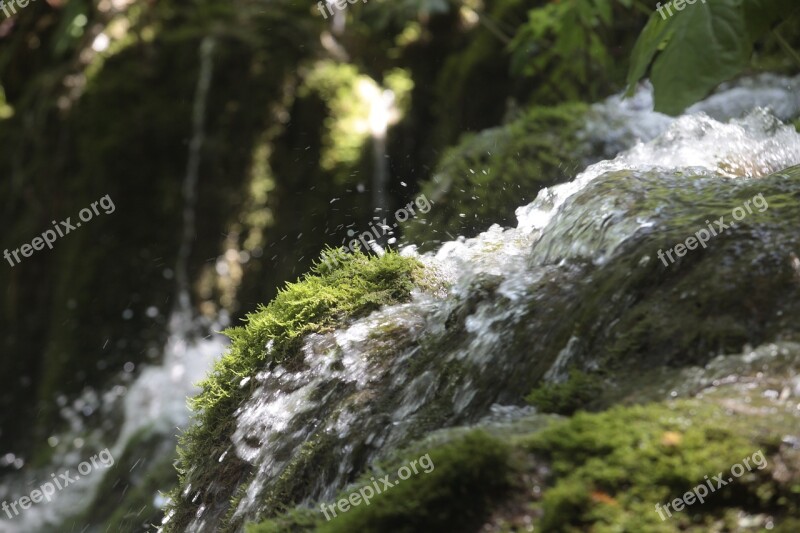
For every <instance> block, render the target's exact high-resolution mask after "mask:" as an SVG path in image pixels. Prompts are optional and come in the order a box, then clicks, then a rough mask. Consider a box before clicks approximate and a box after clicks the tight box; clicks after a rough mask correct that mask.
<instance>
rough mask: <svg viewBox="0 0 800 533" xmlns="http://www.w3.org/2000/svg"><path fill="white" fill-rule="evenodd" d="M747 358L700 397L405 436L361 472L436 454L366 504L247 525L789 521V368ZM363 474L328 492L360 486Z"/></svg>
mask: <svg viewBox="0 0 800 533" xmlns="http://www.w3.org/2000/svg"><path fill="white" fill-rule="evenodd" d="M755 366H758V368H754V369H753V370H752V371H750V373H747V372H745V373H744V374H743V375H742V376H740V379H743V381H742V383H729V384H727V385H720V386H719V387H714V388H713V389H710V390H707V391H706V392H705V393H704V395H703V397H702V398H701V397H698V398H691V399H681V400H675V401H667V402H662V403H650V404H646V405H634V406H616V407H614V408H611V409H609V410H607V411H604V412H601V413H586V412H582V413H577V414H576V415H574V416H573V417H572V418H569V419H564V418H554V417H542V416H541V415H533V416H529V417H525V418H523V419H521V420H516V421H514V422H511V423H509V424H507V425H501V426H496V427H495V426H492V427H490V428H487V429H486V430H482V429H478V430H476V429H467V428H456V429H453V430H448V431H447V432H443V433H442V434H439V435H438V437H437V438H436V439H433V438H428V439H425V441H422V442H419V443H417V444H415V445H414V447H413V448H411V449H413V450H414V451H415V452H416V453H417V455H413V454H410V453H408V450H406V451H404V452H400V453H397V452H396V453H395V454H393V455H392V457H393V459H392V460H391V461H390V462H388V463H385V464H383V465H380V466H379V468H378V469H377V472H372V477H374V478H376V479H377V478H378V477H380V476H381V475H383V474H384V473H388V472H394V471H396V468H398V467H399V466H401V465H402V464H404V463H407V462H408V461H409V460H410V459H414V458H417V457H419V454H421V453H424V452H422V451H421V450H428V451H429V454H430V457H431V458H432V461H433V463H434V465H435V469H434V470H433V471H432V472H431V473H430V474H425V475H418V476H412V477H411V478H410V479H409V480H408V481H406V482H403V483H402V484H400V485H399V486H397V487H394V488H392V489H391V490H387V491H386V492H385V493H383V494H380V495H379V496H376V497H375V498H374V499H373V500H372V502H371V504H370V505H369V506H368V507H367V506H363V505H359V506H355V507H351V509H350V510H348V511H347V512H345V513H341V512H339V513H338V516H336V517H335V518H332V519H331V520H330V521H326V520H325V518H324V515H323V514H322V513H321V511H319V510H318V506H317V505H315V506H313V507H312V508H311V509H309V508H306V507H298V508H296V509H293V510H291V511H289V512H287V513H285V514H282V515H281V516H278V517H275V518H273V519H271V520H268V521H266V522H262V523H260V524H257V525H250V526H249V528H248V530H247V531H248V533H267V532H270V533H279V532H281V533H287V532H302V531H317V532H326V533H338V532H350V531H366V532H372V531H375V532H378V531H393V532H394V531H399V532H403V531H459V532H463V531H467V532H468V531H479V530H485V531H520V530H528V531H529V530H531V529H530V528H531V527H533V530H534V531H564V532H577V531H596V532H611V531H652V532H677V531H696V532H701V531H732V530H735V531H741V530H743V526H742V523H743V520H748V521H751V522H753V523H755V522H757V521H759V520H760V521H761V523H762V524H766V523H768V522H771V523H774V524H775V525H776V526H777V530H778V531H794V529H792V525H793V524H794V523H795V520H796V519H794V518H792V517H794V516H797V513H798V510H800V487H799V486H798V483H797V478H798V475H799V474H800V454H798V452H797V450H795V449H794V448H793V447H792V446H791V445H786V442H787V441H786V440H785V439H786V437H785V433H786V428H788V427H796V426H797V416H798V414H797V410H796V408H795V405H796V400H793V399H791V398H790V399H787V400H786V401H774V400H770V399H769V398H767V397H766V395H765V392H766V391H767V390H774V389H775V387H776V384H777V383H790V382H791V380H792V379H793V376H794V372H792V371H788V372H787V373H785V374H782V375H778V374H775V375H773V378H772V379H764V378H763V376H762V372H761V371H762V370H763V368H762V367H760V366H759V365H755ZM745 376H749V378H746V377H745ZM757 376H762V377H761V378H758V377H757ZM775 380H777V381H775ZM778 388H780V387H779V386H778ZM485 431H491V435H492V436H489V434H487V433H486V432H485ZM442 439H444V442H443V441H442ZM745 460H747V462H745ZM737 464H740V465H743V466H744V467H745V469H744V471H743V474H742V475H740V476H739V477H738V478H736V479H734V480H733V481H730V482H727V483H726V485H725V486H724V487H720V488H716V482H714V483H715V485H714V486H715V490H714V491H709V494H708V495H707V496H706V497H705V502H704V503H703V504H702V505H701V504H700V503H699V502H695V503H694V504H693V505H691V506H689V507H687V508H686V509H684V510H682V511H680V512H676V511H675V510H674V509H673V510H672V511H671V512H672V517H671V518H669V519H668V520H665V521H662V520H661V519H660V517H659V515H658V513H657V512H656V510H655V506H656V504H661V507H662V508H663V507H664V504H665V503H668V502H671V501H673V500H674V499H675V498H678V497H682V496H683V495H684V494H685V493H686V492H687V491H690V490H691V489H693V488H694V487H696V486H698V485H699V484H702V483H704V482H705V479H706V478H705V476H708V479H709V480H711V479H712V478H713V476H718V475H719V473H723V477H722V480H723V481H727V478H728V477H730V472H731V468H732V467H733V466H734V465H737ZM747 464H749V465H750V469H747ZM369 477H370V475H368V474H365V475H363V476H362V477H361V478H360V479H359V480H358V481H356V482H355V483H354V484H353V485H351V487H350V488H349V489H346V490H343V491H341V492H340V493H339V495H338V496H337V498H336V500H337V501H338V500H339V499H342V498H347V497H348V496H349V494H350V493H352V492H353V491H356V490H357V489H358V488H359V487H361V486H363V485H368V484H369V483H370V481H368V479H369ZM318 503H319V502H318ZM326 503H328V502H326ZM329 514H330V512H329ZM665 516H666V514H665ZM748 517H750V518H752V519H753V520H750V518H748ZM744 529H747V528H746V527H745V528H744ZM748 530H749V529H748Z"/></svg>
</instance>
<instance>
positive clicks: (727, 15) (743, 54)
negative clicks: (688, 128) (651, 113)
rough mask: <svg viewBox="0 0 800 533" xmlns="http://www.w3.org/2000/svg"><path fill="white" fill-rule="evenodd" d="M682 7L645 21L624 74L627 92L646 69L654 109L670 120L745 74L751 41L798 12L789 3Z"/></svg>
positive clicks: (735, 0) (728, 0) (731, 1)
mask: <svg viewBox="0 0 800 533" xmlns="http://www.w3.org/2000/svg"><path fill="white" fill-rule="evenodd" d="M687 7H688V9H687V8H685V9H683V10H682V11H677V10H675V12H674V13H673V15H671V16H664V15H662V14H661V13H659V12H655V13H653V14H652V15H651V16H650V20H649V21H648V23H647V25H646V26H645V28H644V29H643V30H642V33H641V35H640V36H639V40H638V41H637V42H636V46H635V47H634V49H633V53H632V58H631V65H630V71H629V74H628V92H629V93H631V92H632V91H633V88H634V84H635V83H636V82H638V81H639V80H640V79H641V78H642V77H644V76H645V75H646V74H647V73H648V68H649V74H650V81H652V83H653V87H654V95H655V108H656V110H657V111H662V112H664V113H669V114H671V115H676V114H679V113H680V112H681V111H683V110H684V109H685V108H686V107H688V106H689V105H691V104H693V103H695V102H697V101H699V100H701V99H702V98H704V97H705V96H707V95H708V94H709V93H710V92H711V91H712V89H714V88H715V87H717V85H719V84H720V83H722V82H723V81H726V80H729V79H731V78H733V77H734V76H736V75H738V74H739V73H741V72H742V71H743V70H745V68H747V67H748V66H749V65H750V61H751V57H752V55H753V49H754V44H755V42H756V41H757V40H758V39H760V38H762V37H763V36H764V34H765V33H767V32H768V31H771V30H773V28H774V26H775V25H776V24H779V23H781V22H789V21H791V20H792V15H793V13H798V12H800V5H798V4H797V2H795V1H794V0H712V1H709V2H703V3H701V4H697V5H689V6H687ZM777 37H778V39H779V40H780V42H781V43H782V44H783V45H784V48H785V49H786V52H787V53H788V54H789V55H790V56H793V57H794V58H798V56H797V55H796V53H795V52H794V51H793V50H792V49H791V48H789V47H788V45H786V44H785V41H784V40H783V38H782V37H781V36H780V34H777ZM698 52H700V53H698ZM798 64H800V62H799V63H798Z"/></svg>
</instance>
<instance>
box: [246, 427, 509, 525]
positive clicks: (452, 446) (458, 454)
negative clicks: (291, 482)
mask: <svg viewBox="0 0 800 533" xmlns="http://www.w3.org/2000/svg"><path fill="white" fill-rule="evenodd" d="M510 452H511V449H510V448H509V447H508V446H506V445H505V444H503V443H502V442H500V441H499V440H497V439H495V438H493V437H490V436H489V435H487V434H486V433H484V432H482V431H473V432H470V433H467V434H466V435H465V436H464V437H463V438H462V439H459V440H456V441H453V442H450V443H447V444H444V445H440V446H438V447H436V448H434V449H432V450H430V451H429V452H427V453H428V454H429V456H430V458H431V461H432V462H433V465H434V468H433V470H431V471H430V472H428V473H425V472H423V471H420V472H419V473H418V474H416V475H412V476H411V477H410V478H408V479H407V480H405V481H401V482H400V483H398V484H396V485H395V486H393V487H391V488H387V489H385V491H384V492H381V493H380V494H378V495H376V496H375V497H374V498H373V499H372V500H371V501H370V504H369V505H364V504H363V502H362V503H361V504H360V505H358V506H354V507H351V508H350V510H348V511H347V512H345V513H342V512H340V511H338V510H337V516H336V517H332V518H331V520H330V521H327V520H326V519H325V517H324V515H323V514H322V512H321V511H318V510H316V511H312V510H308V509H297V510H295V511H292V512H291V513H289V514H287V515H285V516H283V517H280V518H276V519H273V520H268V521H266V522H263V523H261V524H258V525H253V526H250V527H249V528H248V529H247V531H248V533H285V532H290V531H309V530H313V531H317V532H320V533H351V532H353V531H358V532H360V533H384V532H386V531H391V532H393V533H414V532H417V531H440V532H443V533H447V532H464V531H477V529H478V527H479V526H480V525H481V524H482V523H483V522H484V520H485V519H486V518H487V516H488V513H489V510H490V509H491V507H492V505H493V504H494V503H496V502H497V501H498V500H499V499H501V498H502V497H503V496H504V495H505V494H507V492H508V491H509V489H510V488H511V487H512V482H511V479H510V477H509V476H510V474H511V472H512V471H513V469H512V466H511V465H512V461H511V455H510ZM417 457H419V456H418V455H417V456H413V457H412V456H408V457H406V459H407V461H406V462H405V463H402V462H396V463H395V462H394V461H393V462H392V465H391V467H389V465H385V469H382V470H383V471H382V472H381V473H380V474H374V473H373V474H372V476H369V475H365V476H362V478H361V479H360V480H359V481H358V482H356V483H355V484H354V485H352V487H353V488H352V491H353V492H356V491H358V489H359V488H360V487H362V486H368V485H371V483H372V482H371V478H375V479H377V478H378V477H381V476H382V475H385V474H387V473H388V474H390V480H391V481H396V480H397V474H396V472H397V469H398V468H400V467H402V466H403V465H404V464H408V462H410V461H411V460H413V459H416V458H417ZM350 493H351V491H342V492H341V493H340V494H339V498H347V497H348V496H349V494H350ZM330 503H335V502H330ZM328 513H329V515H330V514H331V511H328Z"/></svg>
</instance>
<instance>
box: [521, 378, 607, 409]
mask: <svg viewBox="0 0 800 533" xmlns="http://www.w3.org/2000/svg"><path fill="white" fill-rule="evenodd" d="M602 392H603V382H602V379H601V378H600V377H599V376H596V375H592V374H587V373H585V372H580V371H578V370H572V371H570V374H569V378H568V379H567V380H566V381H565V382H564V383H545V384H543V385H541V386H540V387H537V388H535V389H533V390H532V391H531V393H530V394H529V395H528V396H526V397H525V400H526V401H527V402H528V403H529V404H531V405H533V406H534V407H536V408H537V409H538V410H539V411H541V412H543V413H556V414H560V415H571V414H572V413H574V412H575V411H577V410H578V409H581V408H584V407H586V406H587V405H588V404H590V403H591V402H592V401H593V400H596V399H597V398H598V396H600V393H602Z"/></svg>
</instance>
